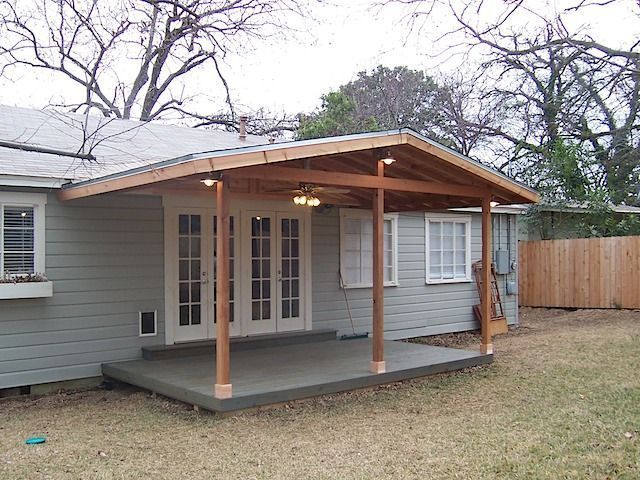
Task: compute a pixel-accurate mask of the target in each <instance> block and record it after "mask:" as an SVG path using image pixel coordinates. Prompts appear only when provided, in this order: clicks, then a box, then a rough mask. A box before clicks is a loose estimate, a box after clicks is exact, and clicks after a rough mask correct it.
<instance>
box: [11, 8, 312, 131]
mask: <svg viewBox="0 0 640 480" xmlns="http://www.w3.org/2000/svg"><path fill="white" fill-rule="evenodd" d="M302 5H303V2H299V1H298V0H114V1H110V2H105V1H101V0H32V1H31V2H28V1H25V0H1V1H0V62H1V63H0V66H1V68H2V69H1V70H0V74H2V75H7V74H10V73H11V72H12V71H14V70H16V69H21V68H27V69H42V70H47V71H50V72H54V73H56V74H59V75H61V76H62V77H63V78H66V79H67V80H69V81H71V83H72V84H73V85H75V86H76V87H79V90H78V91H79V92H81V96H80V97H78V98H77V100H76V101H75V102H72V103H71V104H65V106H71V107H73V109H74V111H78V110H86V109H98V110H99V111H100V112H101V113H102V114H103V115H104V116H107V117H117V118H125V119H127V118H138V119H141V120H144V121H148V120H155V119H158V118H160V117H161V116H163V115H164V114H167V113H168V112H172V111H174V109H176V108H179V109H180V111H181V112H182V113H183V114H185V113H190V112H191V109H190V103H191V102H190V101H191V100H192V99H193V98H194V96H195V95H196V93H197V92H194V91H193V90H192V88H190V82H189V80H190V79H191V78H192V74H193V73H195V72H196V71H200V72H201V73H202V75H203V76H207V77H208V78H211V79H212V80H211V83H214V82H215V80H213V79H217V81H218V82H217V85H218V86H219V88H220V90H221V91H222V92H224V98H225V101H226V103H227V105H228V116H229V117H230V118H232V119H234V120H235V111H234V109H233V104H232V101H231V96H230V93H229V85H228V83H227V81H226V79H225V77H224V75H223V71H222V65H221V61H222V60H223V59H224V58H225V56H226V55H227V54H228V53H229V52H232V51H237V50H239V49H241V48H243V45H244V43H245V42H247V41H250V40H251V39H252V38H253V39H261V38H265V37H267V36H269V35H274V34H277V33H278V32H279V31H281V29H282V28H284V27H286V20H287V17H288V15H289V14H295V15H302V14H304V10H303V6H302ZM225 122H226V120H221V122H220V123H221V124H222V125H225ZM212 123H215V118H212Z"/></svg>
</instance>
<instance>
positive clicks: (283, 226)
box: [280, 218, 300, 318]
mask: <svg viewBox="0 0 640 480" xmlns="http://www.w3.org/2000/svg"><path fill="white" fill-rule="evenodd" d="M299 223H300V221H299V220H298V219H297V218H282V219H281V220H280V238H281V249H282V250H281V252H280V258H281V259H282V260H281V264H280V274H281V277H282V296H281V298H280V303H281V307H282V318H296V317H299V316H300V276H299V270H300V269H299V262H300V233H299V232H300V225H299Z"/></svg>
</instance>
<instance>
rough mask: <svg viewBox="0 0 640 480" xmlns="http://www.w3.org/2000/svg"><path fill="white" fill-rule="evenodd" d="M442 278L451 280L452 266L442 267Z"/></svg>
mask: <svg viewBox="0 0 640 480" xmlns="http://www.w3.org/2000/svg"><path fill="white" fill-rule="evenodd" d="M442 278H445V279H450V278H453V265H443V266H442Z"/></svg>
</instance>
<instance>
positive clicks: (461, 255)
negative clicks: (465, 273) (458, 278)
mask: <svg viewBox="0 0 640 480" xmlns="http://www.w3.org/2000/svg"><path fill="white" fill-rule="evenodd" d="M455 257H456V265H464V264H465V260H466V253H465V251H464V250H458V251H456V254H455Z"/></svg>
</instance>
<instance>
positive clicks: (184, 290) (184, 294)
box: [179, 282, 189, 303]
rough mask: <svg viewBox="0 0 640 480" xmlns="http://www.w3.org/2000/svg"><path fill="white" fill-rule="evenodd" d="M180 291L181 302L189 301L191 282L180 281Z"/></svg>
mask: <svg viewBox="0 0 640 480" xmlns="http://www.w3.org/2000/svg"><path fill="white" fill-rule="evenodd" d="M179 292H180V294H179V302H180V303H187V302H188V301H189V283H187V282H180V287H179Z"/></svg>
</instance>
